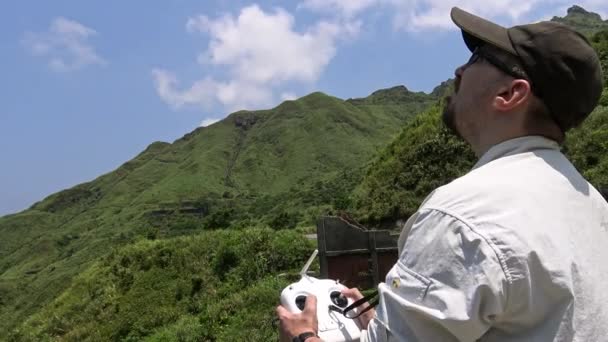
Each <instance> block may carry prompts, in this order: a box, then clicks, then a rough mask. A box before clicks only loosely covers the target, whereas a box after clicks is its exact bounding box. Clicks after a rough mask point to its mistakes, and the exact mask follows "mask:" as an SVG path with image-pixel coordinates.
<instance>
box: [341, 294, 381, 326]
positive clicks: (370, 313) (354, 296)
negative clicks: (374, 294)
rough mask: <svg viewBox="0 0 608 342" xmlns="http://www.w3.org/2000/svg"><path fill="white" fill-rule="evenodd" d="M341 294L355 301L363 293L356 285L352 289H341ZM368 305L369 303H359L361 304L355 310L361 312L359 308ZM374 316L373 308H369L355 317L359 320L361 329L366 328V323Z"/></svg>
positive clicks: (361, 308) (361, 296)
mask: <svg viewBox="0 0 608 342" xmlns="http://www.w3.org/2000/svg"><path fill="white" fill-rule="evenodd" d="M342 294H343V295H344V296H346V297H347V298H350V299H352V300H353V301H357V300H359V299H361V298H363V294H362V293H361V292H360V291H359V289H357V288H356V287H353V288H352V289H346V290H342ZM368 306H369V303H363V304H361V306H359V307H358V308H357V312H361V310H363V309H365V308H367V307H368ZM375 316H376V310H375V309H370V310H368V311H366V312H364V313H363V314H362V315H361V316H359V317H358V318H357V319H358V320H359V325H361V329H367V325H368V324H369V322H370V321H371V320H372V319H373V318H374V317H375Z"/></svg>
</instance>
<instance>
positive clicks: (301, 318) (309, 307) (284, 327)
mask: <svg viewBox="0 0 608 342" xmlns="http://www.w3.org/2000/svg"><path fill="white" fill-rule="evenodd" d="M277 316H278V317H279V319H280V321H281V325H280V327H279V336H280V340H281V341H282V342H291V340H292V339H293V338H294V337H296V336H298V335H300V334H302V333H305V332H308V331H312V332H314V333H315V334H318V332H319V322H318V321H317V297H315V296H314V295H309V296H308V297H306V305H305V306H304V310H303V311H302V313H299V314H295V313H291V312H289V311H287V309H285V308H284V307H283V306H281V305H279V306H278V307H277ZM312 340H314V339H311V341H312ZM307 341H308V339H307Z"/></svg>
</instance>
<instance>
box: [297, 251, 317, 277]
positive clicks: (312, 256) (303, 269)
mask: <svg viewBox="0 0 608 342" xmlns="http://www.w3.org/2000/svg"><path fill="white" fill-rule="evenodd" d="M318 253H319V250H318V249H315V251H314V252H312V255H311V256H310V258H308V261H307V262H306V265H304V268H302V271H300V276H301V277H302V278H304V277H308V276H307V275H306V273H307V272H308V269H309V268H310V264H312V261H313V260H315V257H316V256H317V254H318Z"/></svg>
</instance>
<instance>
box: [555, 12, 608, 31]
mask: <svg viewBox="0 0 608 342" xmlns="http://www.w3.org/2000/svg"><path fill="white" fill-rule="evenodd" d="M551 21H556V22H558V23H562V24H566V25H568V26H571V27H574V28H575V29H576V30H577V31H579V32H581V33H583V34H585V35H587V36H592V35H594V34H595V33H597V32H599V31H602V30H606V29H608V20H602V17H600V15H599V14H597V13H594V12H588V11H586V10H585V9H584V8H582V7H580V6H577V5H574V6H572V7H570V8H569V9H568V12H567V14H566V16H565V17H553V19H551Z"/></svg>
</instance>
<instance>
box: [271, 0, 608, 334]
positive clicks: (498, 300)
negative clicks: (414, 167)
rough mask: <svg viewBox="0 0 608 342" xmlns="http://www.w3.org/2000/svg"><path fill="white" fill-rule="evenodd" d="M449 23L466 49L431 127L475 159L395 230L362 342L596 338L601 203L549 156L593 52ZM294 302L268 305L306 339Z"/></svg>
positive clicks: (566, 165) (536, 28) (552, 29)
mask: <svg viewBox="0 0 608 342" xmlns="http://www.w3.org/2000/svg"><path fill="white" fill-rule="evenodd" d="M451 15H452V20H453V21H454V22H455V24H456V25H457V26H458V27H459V28H460V29H461V30H462V34H463V37H464V41H465V43H466V45H467V47H468V48H469V49H470V50H471V51H472V52H473V55H472V57H471V59H470V60H469V62H468V63H466V64H465V65H463V66H461V67H459V68H458V69H457V70H456V72H455V74H456V82H455V93H454V95H453V96H452V97H451V98H450V99H449V100H448V101H447V104H446V108H445V110H444V114H443V119H444V122H445V123H446V125H447V126H448V127H450V128H451V129H452V130H454V131H455V132H456V133H457V134H458V135H459V136H461V137H462V138H463V139H464V140H466V141H467V142H468V143H469V144H470V145H471V147H472V148H473V150H474V151H475V153H476V154H477V155H478V156H479V157H480V159H479V161H478V162H477V164H476V165H475V166H474V167H473V169H472V170H471V171H470V172H469V173H468V174H466V175H465V176H463V177H461V178H459V179H456V180H455V181H453V182H451V183H450V184H448V185H445V186H443V187H440V188H438V189H436V190H435V191H434V192H433V193H432V194H430V195H429V196H428V197H427V199H426V200H425V201H424V202H423V204H422V205H421V207H420V208H419V210H418V211H417V212H416V213H415V214H414V215H413V216H412V217H411V218H410V219H409V220H408V221H407V223H406V224H405V226H404V229H403V231H402V233H401V237H400V239H399V260H398V261H397V263H396V264H395V266H394V267H393V268H392V269H391V271H390V272H389V273H388V274H387V276H386V283H381V284H380V285H379V287H378V290H379V294H380V303H379V305H378V307H377V308H376V310H377V312H376V313H375V314H371V315H369V316H367V317H366V318H365V319H363V320H362V322H361V323H362V324H363V325H364V326H365V327H366V330H365V331H364V338H363V340H365V341H606V340H608V204H607V203H606V201H605V200H604V199H603V198H602V196H601V195H600V194H599V192H598V191H597V190H596V189H594V188H593V187H592V186H591V185H590V184H589V183H588V182H587V181H586V180H585V179H584V178H583V177H582V176H581V175H580V174H579V172H578V171H577V170H576V169H575V168H574V166H572V164H571V163H570V162H569V161H568V160H567V159H566V158H565V156H564V155H563V154H562V153H561V152H560V149H559V143H561V142H562V141H563V140H564V134H565V132H566V131H568V130H569V129H570V128H572V127H575V126H576V125H578V124H580V123H581V122H582V121H583V120H584V119H585V118H586V117H587V116H588V115H589V113H590V112H591V111H592V110H593V108H594V107H595V106H596V104H597V102H598V100H599V97H600V94H601V91H602V83H601V79H602V77H601V69H600V66H599V60H598V57H597V55H596V54H595V52H594V51H593V49H592V48H591V47H590V46H589V43H588V42H587V40H586V39H585V38H584V37H583V36H581V35H579V34H578V33H576V32H574V31H572V30H571V29H569V28H567V27H565V26H563V25H560V24H557V23H551V22H542V23H536V24H531V25H523V26H516V27H512V28H509V29H506V28H503V27H500V26H498V25H496V24H494V23H491V22H489V21H486V20H484V19H482V18H479V17H477V16H474V15H472V14H470V13H467V12H465V11H462V10H460V9H458V8H453V9H452V13H451ZM347 295H349V296H351V297H353V298H360V294H358V291H356V290H349V291H348V293H347ZM307 301H308V303H307V307H306V309H305V310H304V312H303V313H302V314H291V313H288V312H286V310H285V309H284V308H282V307H279V308H277V313H278V315H279V317H280V318H281V328H282V331H281V333H282V335H283V336H287V337H288V338H289V339H293V338H294V337H296V338H297V336H299V335H300V334H302V333H305V332H311V333H312V334H313V335H314V333H316V326H315V324H316V316H315V313H316V307H315V304H316V300H315V299H314V298H312V297H309V300H307ZM306 336H307V335H306V334H305V335H302V337H303V338H304V337H306ZM294 340H296V341H297V340H298V339H294ZM305 341H306V342H313V341H318V338H316V337H314V336H313V337H310V338H306V339H305Z"/></svg>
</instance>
